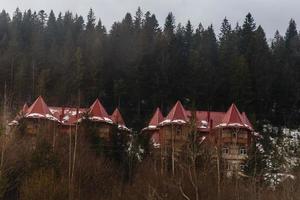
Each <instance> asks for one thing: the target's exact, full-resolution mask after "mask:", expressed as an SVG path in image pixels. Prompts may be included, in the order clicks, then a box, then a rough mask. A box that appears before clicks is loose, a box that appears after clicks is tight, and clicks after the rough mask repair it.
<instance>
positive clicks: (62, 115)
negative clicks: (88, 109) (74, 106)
mask: <svg viewBox="0 0 300 200" xmlns="http://www.w3.org/2000/svg"><path fill="white" fill-rule="evenodd" d="M64 116H65V107H62V108H61V114H60V118H59V121H62V119H63V118H64Z"/></svg>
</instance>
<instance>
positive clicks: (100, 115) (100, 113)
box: [88, 99, 113, 123]
mask: <svg viewBox="0 0 300 200" xmlns="http://www.w3.org/2000/svg"><path fill="white" fill-rule="evenodd" d="M88 114H89V118H90V119H91V120H93V121H104V122H108V123H112V122H113V121H112V120H111V119H110V117H109V115H108V114H107V112H106V110H105V108H104V107H103V106H102V104H101V103H100V101H99V99H96V101H95V102H94V103H93V105H92V106H91V107H90V111H89V113H88Z"/></svg>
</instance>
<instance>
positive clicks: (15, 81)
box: [0, 8, 300, 200]
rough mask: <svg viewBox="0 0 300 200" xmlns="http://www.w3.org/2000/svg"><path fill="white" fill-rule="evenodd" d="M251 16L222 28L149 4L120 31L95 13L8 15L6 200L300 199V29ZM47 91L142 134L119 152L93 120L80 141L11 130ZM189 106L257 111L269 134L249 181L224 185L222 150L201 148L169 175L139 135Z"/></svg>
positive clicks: (1, 143) (0, 89) (1, 67)
mask: <svg viewBox="0 0 300 200" xmlns="http://www.w3.org/2000/svg"><path fill="white" fill-rule="evenodd" d="M245 14H246V16H245V18H244V21H243V23H242V24H238V23H235V22H229V20H228V19H227V18H226V17H225V18H224V20H223V21H222V22H220V23H221V28H220V30H215V29H214V26H213V25H209V26H208V27H203V25H202V24H201V22H199V24H196V25H192V24H191V22H190V21H187V22H186V23H184V24H182V23H177V22H176V21H175V18H176V16H174V15H173V14H172V13H171V12H170V13H169V14H168V15H167V16H166V19H165V23H164V24H163V25H160V24H159V23H158V20H157V19H156V16H155V14H153V13H151V12H150V11H147V12H144V11H142V9H141V8H138V9H137V11H136V13H135V14H134V15H132V14H131V13H126V14H125V16H124V18H123V19H121V21H117V22H114V23H113V24H112V26H111V27H105V26H104V25H103V24H102V22H101V20H100V19H97V18H96V17H95V13H94V11H93V10H92V9H90V11H89V12H88V13H87V17H83V16H80V15H78V14H76V13H72V12H70V11H68V12H65V13H54V12H53V11H51V12H49V13H47V12H45V11H44V10H40V11H33V10H25V11H21V10H20V9H18V8H17V9H16V10H15V12H14V13H13V14H9V13H8V12H6V11H5V10H2V12H1V13H0V111H1V114H0V122H1V125H0V199H16V200H17V199H21V200H27V199H28V200H35V199H36V200H40V199H48V200H60V199H61V200H65V199H69V200H73V199H91V200H92V199H95V200H96V199H97V200H101V199H112V200H114V199H129V200H130V199H132V200H135V199H145V200H162V199H170V200H173V199H184V200H200V199H207V200H228V199H233V200H296V199H299V194H300V181H299V174H300V168H299V166H300V164H299V163H300V160H299V157H300V156H299V155H300V150H299V148H298V147H299V144H300V131H299V120H300V33H298V31H297V27H296V22H295V21H294V20H293V19H291V20H290V21H289V22H287V30H286V32H285V33H284V34H283V35H281V34H280V33H279V32H278V31H276V32H275V33H274V38H272V39H271V40H269V39H270V38H266V35H265V32H264V30H263V27H261V26H260V25H258V24H256V22H255V20H254V17H253V16H252V15H251V14H250V13H248V14H247V13H245ZM39 95H42V96H43V98H44V99H45V101H46V102H47V104H48V105H49V106H53V105H56V106H60V107H64V106H74V107H82V108H87V107H89V106H90V105H91V104H92V102H93V101H94V100H95V99H96V98H99V99H100V100H101V103H103V105H104V107H105V108H106V109H107V111H108V112H109V113H112V111H113V110H114V108H116V107H118V108H119V109H120V110H121V112H122V115H123V117H124V119H125V121H126V125H127V126H128V127H130V128H133V132H132V134H130V135H124V134H120V133H119V132H117V129H116V127H114V129H113V130H114V131H113V136H115V137H113V138H111V141H110V142H109V145H108V146H105V145H104V142H103V141H101V140H99V138H98V137H96V134H95V130H93V128H91V126H90V125H89V124H88V123H89V122H88V120H87V122H83V123H82V125H83V127H86V129H85V131H84V132H83V131H82V130H83V129H82V130H81V129H78V130H77V125H76V134H74V135H72V134H71V133H72V129H71V132H70V134H69V135H67V134H65V135H59V137H58V136H57V135H55V131H53V130H49V129H47V128H44V129H39V131H40V132H39V133H38V134H36V136H35V137H32V136H29V135H26V134H24V133H23V132H22V125H21V126H19V128H18V129H17V130H16V134H4V133H6V132H7V129H8V126H7V122H8V121H9V120H11V119H13V118H14V117H15V116H16V113H18V112H19V111H20V109H21V108H22V105H23V104H24V103H25V102H27V103H28V104H31V103H32V102H33V101H34V100H35V99H36V97H38V96H39ZM177 100H180V101H181V102H182V104H183V105H184V107H185V108H187V109H189V110H195V109H197V110H208V111H226V110H227V109H228V107H229V106H230V105H231V104H232V103H235V104H236V105H237V107H238V108H239V110H240V111H245V112H247V115H248V116H249V118H250V120H251V122H252V124H253V125H254V126H255V130H256V131H258V132H259V134H260V136H261V137H258V138H257V140H256V141H255V143H254V144H253V145H254V146H253V148H251V149H252V150H251V152H249V159H248V160H247V163H246V165H245V170H244V174H245V177H244V176H241V177H240V176H239V178H237V177H233V178H228V179H227V178H226V177H225V176H222V178H220V177H219V174H220V172H218V173H217V171H218V170H219V168H220V167H219V166H217V165H216V162H215V161H216V159H215V157H213V156H214V155H213V153H212V152H214V150H212V149H210V148H211V147H209V146H206V145H202V146H200V147H201V148H199V145H195V144H196V142H195V141H188V142H187V144H186V145H184V147H183V148H184V149H183V150H182V152H181V154H180V155H178V160H176V173H174V174H171V173H169V171H164V172H163V173H162V172H161V171H160V169H159V168H157V166H158V163H157V162H158V161H157V160H155V159H154V157H153V154H152V153H153V152H152V151H151V148H152V146H151V144H150V142H149V139H150V138H147V137H145V136H143V135H142V134H139V131H140V130H141V128H143V127H145V126H146V125H147V123H148V122H149V119H150V117H151V116H152V114H153V112H154V110H155V109H156V107H160V108H161V110H162V112H163V114H164V115H166V114H167V112H168V111H169V110H170V108H171V107H172V106H173V105H174V103H175V102H176V101H177ZM85 123H87V124H85ZM20 127H21V128H20ZM86 130H88V131H86ZM190 134H194V133H193V132H191V133H190ZM122 137H129V138H130V139H128V138H127V139H124V138H122ZM120 138H121V139H120ZM194 138H196V137H194ZM189 139H190V138H189ZM124 141H125V142H124ZM165 162H166V163H168V161H165ZM217 175H218V176H217Z"/></svg>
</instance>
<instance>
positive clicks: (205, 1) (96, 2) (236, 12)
mask: <svg viewBox="0 0 300 200" xmlns="http://www.w3.org/2000/svg"><path fill="white" fill-rule="evenodd" d="M0 5H1V6H2V8H3V9H5V10H7V11H8V12H9V13H13V11H14V10H15V8H16V7H19V8H20V9H21V10H22V11H24V10H26V9H29V8H31V9H32V10H40V9H44V10H46V11H50V10H51V9H53V10H54V11H55V13H56V14H57V13H58V12H59V11H62V12H65V11H67V10H70V11H72V12H74V13H79V14H81V15H83V16H86V14H87V12H88V10H89V8H93V9H94V11H95V14H96V16H97V17H100V18H101V20H102V22H103V23H104V25H105V26H106V27H107V28H108V29H110V27H111V24H112V23H113V22H114V21H120V20H121V19H122V18H123V17H124V15H125V13H126V12H131V13H132V14H134V12H135V11H136V9H137V7H138V6H140V7H141V8H142V10H143V12H145V11H148V10H149V11H150V12H151V13H154V14H155V15H156V17H157V19H158V20H159V23H160V25H161V26H162V25H163V22H164V19H165V17H166V15H167V14H168V12H170V11H172V12H173V13H174V15H175V17H176V22H177V23H179V22H181V23H183V24H185V23H186V21H187V20H188V19H190V20H191V22H192V24H193V25H194V27H196V26H197V25H198V24H199V22H201V23H202V24H203V25H204V26H208V25H209V24H211V23H212V24H213V25H214V27H215V29H216V31H217V32H218V31H219V27H220V24H221V22H222V20H223V18H224V17H225V16H226V17H227V18H228V19H229V20H230V22H231V24H232V25H233V26H234V25H235V23H236V22H239V23H242V22H243V20H244V17H245V15H246V14H247V13H248V12H251V13H252V15H253V16H254V18H255V21H256V23H257V25H259V24H260V25H262V26H263V28H264V30H265V32H266V34H267V37H268V38H272V37H273V35H274V33H275V31H276V29H278V30H279V31H280V33H281V34H284V32H285V30H286V28H287V25H288V21H289V20H290V18H293V19H295V20H296V22H299V23H300V12H299V11H300V1H299V0H0Z"/></svg>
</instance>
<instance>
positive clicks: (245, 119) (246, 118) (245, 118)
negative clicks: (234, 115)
mask: <svg viewBox="0 0 300 200" xmlns="http://www.w3.org/2000/svg"><path fill="white" fill-rule="evenodd" d="M242 117H243V120H244V124H246V126H249V128H250V129H251V130H253V126H252V124H251V122H250V120H249V119H248V117H247V115H246V113H245V112H243V113H242Z"/></svg>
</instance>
